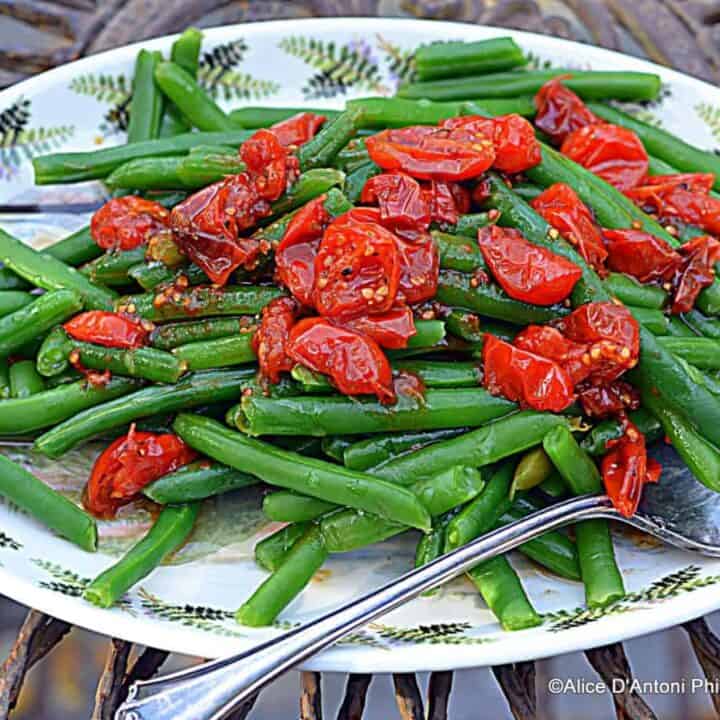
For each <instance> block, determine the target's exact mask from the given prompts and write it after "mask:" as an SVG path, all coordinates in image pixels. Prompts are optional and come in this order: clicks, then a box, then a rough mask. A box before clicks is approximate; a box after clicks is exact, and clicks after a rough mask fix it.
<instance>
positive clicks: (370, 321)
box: [343, 307, 417, 350]
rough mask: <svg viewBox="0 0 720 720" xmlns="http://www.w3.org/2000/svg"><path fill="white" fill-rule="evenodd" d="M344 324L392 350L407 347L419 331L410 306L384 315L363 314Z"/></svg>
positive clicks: (395, 309) (394, 309)
mask: <svg viewBox="0 0 720 720" xmlns="http://www.w3.org/2000/svg"><path fill="white" fill-rule="evenodd" d="M343 325H344V326H345V327H348V328H350V329H351V330H355V331H356V332H359V333H362V334H363V335H367V336H368V337H370V338H372V339H373V340H374V341H375V342H376V343H377V344H378V345H379V346H380V347H383V348H388V349H390V350H400V349H402V348H406V347H407V344H408V340H409V339H410V338H411V337H412V336H413V335H415V334H416V333H417V330H416V329H415V320H414V318H413V313H412V310H411V309H410V308H409V307H396V308H393V309H392V310H389V311H388V312H386V313H383V314H382V315H365V316H362V315H361V316H360V317H357V318H354V319H352V320H348V321H347V322H345V323H343Z"/></svg>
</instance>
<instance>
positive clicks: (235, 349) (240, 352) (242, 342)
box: [172, 333, 255, 370]
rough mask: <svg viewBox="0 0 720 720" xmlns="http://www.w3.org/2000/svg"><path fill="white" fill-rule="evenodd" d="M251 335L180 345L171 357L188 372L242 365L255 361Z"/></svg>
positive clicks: (245, 334)
mask: <svg viewBox="0 0 720 720" xmlns="http://www.w3.org/2000/svg"><path fill="white" fill-rule="evenodd" d="M252 339H253V335H252V333H244V334H241V335H235V336H230V337H224V338H218V339H217V340H202V341H199V342H192V343H188V344H187V345H180V346H178V347H176V348H175V349H174V350H173V351H172V352H173V355H174V356H175V357H176V358H177V359H178V360H179V361H180V362H181V363H182V364H184V365H185V366H186V367H188V368H189V369H190V370H210V369H212V368H219V367H230V366H232V365H243V364H245V363H251V362H254V361H255V352H254V350H253V349H252Z"/></svg>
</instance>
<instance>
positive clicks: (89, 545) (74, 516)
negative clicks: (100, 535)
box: [0, 455, 97, 552]
mask: <svg viewBox="0 0 720 720" xmlns="http://www.w3.org/2000/svg"><path fill="white" fill-rule="evenodd" d="M0 495H2V496H4V497H6V498H7V499H8V500H10V501H11V502H13V503H15V505H17V506H18V507H20V508H22V509H23V510H25V511H26V512H27V513H29V514H30V515H32V516H33V517H34V518H36V519H37V520H39V521H40V522H41V523H43V524H44V525H46V526H47V527H49V528H50V529H52V530H54V531H55V532H57V533H58V534H59V535H61V536H62V537H64V538H66V539H67V540H70V541H71V542H73V543H75V544H76V545H77V546H78V547H81V548H82V549H83V550H87V551H88V552H94V551H95V550H96V548H97V526H96V524H95V520H94V519H93V518H91V517H90V516H89V515H88V514H87V513H85V512H83V511H82V510H81V509H80V508H79V507H77V505H75V504H74V503H72V502H70V500H68V499H67V498H65V497H63V496H62V495H60V493H58V492H56V491H55V490H53V489H52V488H50V487H48V486H47V485H46V484H45V483H44V482H42V481H41V480H38V478H36V477H35V476H34V475H31V474H30V473H29V472H28V471H27V470H25V469H24V468H22V467H20V465H18V464H16V463H14V462H12V461H11V460H8V458H6V457H5V456H4V455H0Z"/></svg>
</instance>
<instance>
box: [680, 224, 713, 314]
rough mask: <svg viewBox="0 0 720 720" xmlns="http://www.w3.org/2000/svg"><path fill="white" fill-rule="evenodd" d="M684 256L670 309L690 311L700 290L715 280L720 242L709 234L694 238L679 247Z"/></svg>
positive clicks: (682, 311) (681, 311)
mask: <svg viewBox="0 0 720 720" xmlns="http://www.w3.org/2000/svg"><path fill="white" fill-rule="evenodd" d="M678 251H679V253H680V255H681V257H682V262H681V264H680V268H679V270H678V272H677V274H676V275H675V278H674V279H673V286H674V288H675V290H674V293H673V302H672V306H671V308H670V311H671V312H672V313H673V314H678V313H685V312H690V310H692V308H693V306H694V305H695V300H696V299H697V296H698V295H699V294H700V291H701V290H702V289H703V288H705V287H707V286H708V285H712V283H713V281H714V280H715V264H716V263H717V262H719V261H720V242H718V241H717V240H716V239H715V238H713V237H710V236H709V235H703V236H701V237H696V238H693V239H692V240H689V241H688V242H686V243H685V244H684V245H681V246H680V247H679V248H678Z"/></svg>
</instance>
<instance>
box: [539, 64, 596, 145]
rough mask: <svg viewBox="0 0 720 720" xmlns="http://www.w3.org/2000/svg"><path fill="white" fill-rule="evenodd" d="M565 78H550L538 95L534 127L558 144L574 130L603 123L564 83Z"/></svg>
mask: <svg viewBox="0 0 720 720" xmlns="http://www.w3.org/2000/svg"><path fill="white" fill-rule="evenodd" d="M567 77H571V76H569V75H568V76H566V78H567ZM563 79H565V78H553V79H552V80H549V81H548V82H546V83H545V84H544V85H543V86H542V87H541V88H540V90H538V92H537V95H535V107H536V108H537V114H536V115H535V126H536V127H537V128H538V129H539V130H542V131H543V132H544V133H545V134H546V135H549V136H550V138H551V139H552V141H553V142H554V143H556V144H558V145H559V144H560V143H562V141H563V140H564V139H565V138H566V137H567V136H568V135H569V134H570V133H571V132H573V131H574V130H578V129H579V128H582V127H585V126H586V125H594V124H595V123H598V122H601V121H600V119H599V118H598V117H597V115H595V114H594V113H593V112H591V110H590V108H588V107H587V105H585V103H584V102H583V101H582V100H581V99H580V98H579V97H578V96H577V95H576V94H575V93H574V92H573V91H572V90H570V89H569V88H567V87H565V85H563V84H562V81H563Z"/></svg>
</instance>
